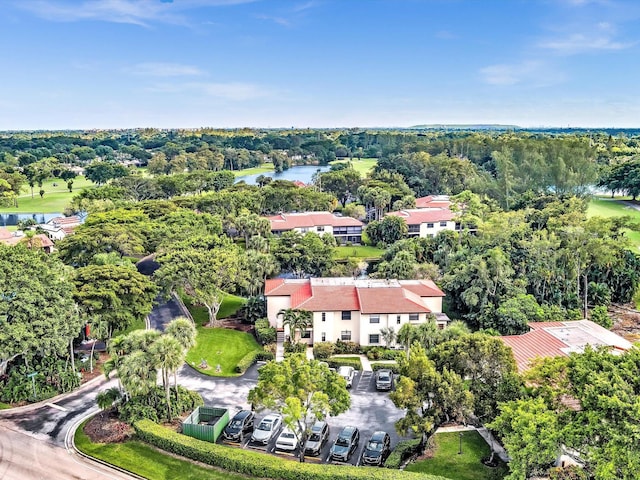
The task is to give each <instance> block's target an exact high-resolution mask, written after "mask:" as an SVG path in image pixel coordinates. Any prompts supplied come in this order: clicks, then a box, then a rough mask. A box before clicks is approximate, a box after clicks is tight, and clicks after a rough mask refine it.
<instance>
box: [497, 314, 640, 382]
mask: <svg viewBox="0 0 640 480" xmlns="http://www.w3.org/2000/svg"><path fill="white" fill-rule="evenodd" d="M529 327H530V328H531V331H530V332H527V333H525V334H523V335H508V336H504V337H500V338H501V339H502V341H503V342H504V343H505V344H507V345H509V346H510V347H511V349H512V350H513V354H514V356H515V358H516V363H517V364H518V370H520V371H524V370H527V369H528V368H529V367H530V363H531V361H532V360H533V359H535V358H537V357H559V356H563V355H564V356H566V355H569V353H570V352H582V351H583V350H584V347H585V346H586V345H591V346H594V347H597V346H609V347H611V348H612V349H613V351H614V352H618V353H620V352H624V351H626V350H629V349H630V348H631V347H632V345H631V343H630V342H628V341H627V340H625V339H624V338H622V337H621V336H619V335H616V334H615V333H613V332H611V331H609V330H607V329H606V328H604V327H602V326H600V325H598V324H596V323H594V322H592V321H591V320H575V321H570V322H532V323H530V324H529Z"/></svg>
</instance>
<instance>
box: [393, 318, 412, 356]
mask: <svg viewBox="0 0 640 480" xmlns="http://www.w3.org/2000/svg"><path fill="white" fill-rule="evenodd" d="M415 336H416V334H415V327H414V326H413V325H411V324H410V323H405V324H404V325H402V326H401V327H400V330H398V334H397V335H396V339H397V340H398V343H401V344H402V345H404V348H405V351H406V352H407V358H409V348H410V347H411V344H412V343H413V340H414V339H415Z"/></svg>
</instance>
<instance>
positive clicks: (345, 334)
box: [340, 330, 351, 342]
mask: <svg viewBox="0 0 640 480" xmlns="http://www.w3.org/2000/svg"><path fill="white" fill-rule="evenodd" d="M340 340H342V341H343V342H350V341H351V330H343V331H341V332H340Z"/></svg>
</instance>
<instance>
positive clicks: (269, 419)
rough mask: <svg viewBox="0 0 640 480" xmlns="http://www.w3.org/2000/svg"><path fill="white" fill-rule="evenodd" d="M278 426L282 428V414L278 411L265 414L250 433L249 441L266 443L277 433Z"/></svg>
mask: <svg viewBox="0 0 640 480" xmlns="http://www.w3.org/2000/svg"><path fill="white" fill-rule="evenodd" d="M280 428H282V415H280V414H278V413H273V414H271V415H267V416H266V417H264V418H263V419H262V421H261V422H260V423H259V424H258V427H257V428H256V429H255V430H254V431H253V433H252V434H251V441H252V442H256V443H263V444H265V445H266V444H267V443H269V441H270V440H271V439H272V438H273V437H275V436H276V435H277V434H278V432H279V431H280Z"/></svg>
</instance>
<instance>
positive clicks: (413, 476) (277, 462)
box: [134, 420, 446, 480]
mask: <svg viewBox="0 0 640 480" xmlns="http://www.w3.org/2000/svg"><path fill="white" fill-rule="evenodd" d="M134 428H135V429H136V433H137V434H138V436H139V437H140V439H141V440H143V441H144V442H147V443H150V444H151V445H154V446H156V447H158V448H160V449H162V450H166V451H168V452H171V453H174V454H176V455H180V456H183V457H187V458H190V459H191V460H196V461H199V462H203V463H206V464H208V465H213V466H216V467H219V468H222V469H224V470H227V471H231V472H236V473H240V474H243V475H248V476H250V477H255V478H273V479H282V480H334V479H335V480H360V479H361V480H395V479H398V480H405V479H406V480H417V479H424V480H446V479H445V478H444V477H439V476H434V475H425V474H418V473H411V472H405V471H400V470H394V471H391V470H385V469H379V468H366V467H353V466H347V465H345V466H341V465H319V464H313V463H299V462H283V461H282V459H281V458H278V457H276V456H273V455H268V454H265V453H259V452H252V451H249V450H243V449H241V448H234V447H228V446H224V445H217V444H215V443H209V442H205V441H202V440H198V439H195V438H191V437H187V436H186V435H182V434H180V433H177V432H174V431H173V430H170V429H168V428H165V427H162V426H160V425H157V424H155V423H153V422H151V421H149V420H141V421H139V422H137V423H136V424H135V425H134Z"/></svg>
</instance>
